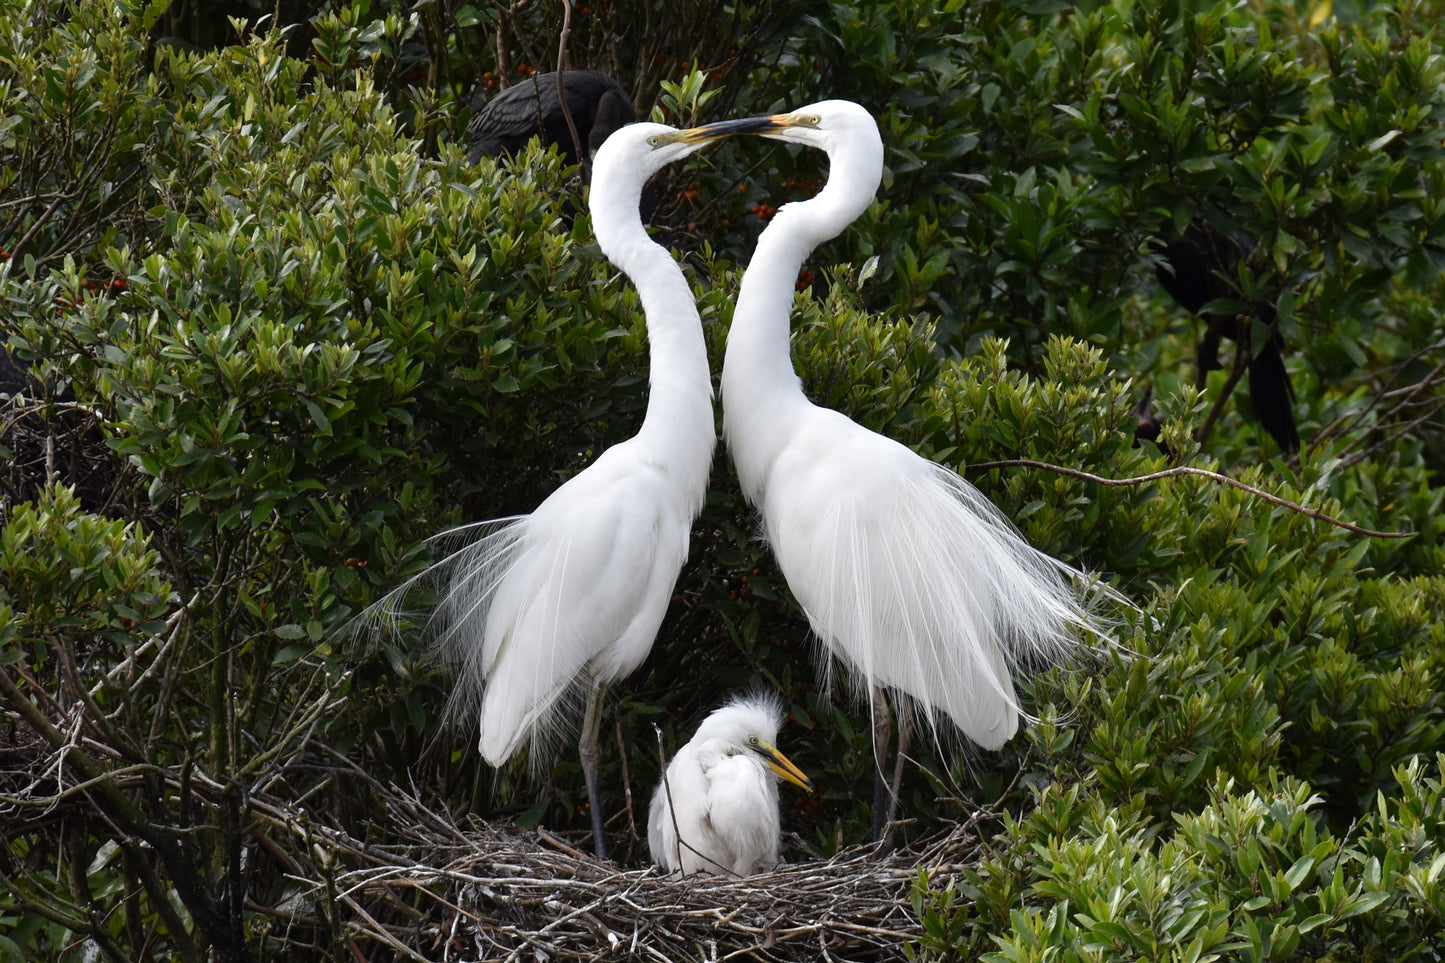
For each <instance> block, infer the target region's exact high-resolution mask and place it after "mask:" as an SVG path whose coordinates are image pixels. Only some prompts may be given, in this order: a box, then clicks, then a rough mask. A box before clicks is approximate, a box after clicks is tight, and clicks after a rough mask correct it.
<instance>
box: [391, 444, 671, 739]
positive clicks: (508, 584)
mask: <svg viewBox="0 0 1445 963" xmlns="http://www.w3.org/2000/svg"><path fill="white" fill-rule="evenodd" d="M680 488H681V486H680V485H679V484H678V483H677V482H676V481H675V480H672V479H670V477H669V475H668V474H667V472H666V470H665V469H664V468H662V467H661V466H659V465H658V464H657V463H656V461H655V460H653V459H650V458H648V457H646V452H645V449H644V448H642V447H640V446H638V445H637V444H636V439H633V440H631V441H627V442H623V443H621V444H619V445H615V446H613V447H612V448H609V449H608V450H607V451H605V452H603V454H602V455H601V456H600V457H599V458H598V459H597V461H596V462H594V463H593V464H592V465H590V466H589V467H588V468H587V469H586V470H585V471H583V472H582V473H580V474H578V475H576V476H574V477H572V478H571V479H569V480H568V481H567V482H566V483H565V484H564V485H562V486H561V487H560V488H558V489H557V490H556V491H555V492H553V493H552V494H551V495H550V496H549V497H548V498H547V499H546V500H545V501H544V502H543V503H542V504H541V505H540V506H538V508H537V510H536V511H535V512H533V513H532V514H531V515H525V516H521V517H519V518H514V519H505V520H502V521H501V522H499V523H497V525H496V526H495V527H494V528H493V530H491V531H490V532H489V533H488V534H487V535H485V536H484V537H483V538H481V539H479V540H478V541H476V542H474V543H472V544H470V545H468V546H466V547H465V548H462V549H461V550H460V551H457V552H454V553H453V554H451V555H449V556H448V557H446V558H445V559H443V560H441V561H440V562H438V563H436V564H435V565H434V566H432V567H431V568H430V569H429V570H428V571H427V572H426V573H424V574H423V575H422V576H419V577H418V578H417V579H414V580H412V582H411V583H408V585H406V586H403V587H402V588H401V589H399V590H397V591H396V592H394V593H392V595H391V596H389V597H388V599H387V600H383V603H382V609H383V611H385V610H386V608H387V607H388V605H389V606H390V607H391V608H392V609H393V610H394V609H395V608H396V607H397V605H398V600H399V599H400V598H402V597H403V596H404V595H405V593H406V592H408V591H409V590H410V589H411V588H413V587H414V586H415V585H416V584H417V583H418V582H423V581H424V582H427V583H432V584H435V585H436V586H437V587H438V588H439V590H440V596H441V601H440V602H439V604H438V605H437V608H436V610H435V612H434V613H433V614H432V617H431V620H430V621H429V623H428V628H429V630H430V631H431V633H432V635H433V637H434V639H435V643H436V646H437V648H438V650H439V652H440V654H441V657H442V658H443V659H444V660H445V661H448V662H452V663H455V664H456V666H457V668H458V677H457V682H456V686H455V688H454V689H453V691H452V696H451V700H450V702H449V704H448V708H449V712H450V713H451V714H452V715H454V716H458V717H466V718H478V719H480V722H481V737H480V741H479V748H480V749H481V752H482V755H483V756H484V757H485V758H486V759H487V761H488V762H490V763H491V764H492V765H500V764H501V763H503V762H505V761H506V760H507V759H508V758H510V757H511V756H512V755H513V754H514V753H515V752H516V751H517V750H518V749H519V748H520V747H521V745H522V743H523V742H524V741H526V740H529V739H530V740H534V741H535V740H539V739H546V738H547V737H548V736H550V735H552V733H551V732H550V728H551V726H552V723H553V721H554V719H555V710H556V709H558V708H559V707H560V702H561V700H562V699H563V697H564V696H565V695H567V694H568V693H569V691H570V690H572V689H573V687H574V686H575V685H576V684H577V683H578V682H580V681H582V680H584V679H592V678H601V679H606V680H609V681H610V680H612V679H616V678H619V677H621V676H623V675H626V674H627V673H629V672H631V671H632V670H633V669H635V668H637V666H638V665H640V664H641V663H642V661H643V660H644V659H645V658H646V657H647V653H648V651H649V650H650V649H651V647H652V642H653V639H654V638H655V637H656V635H657V630H658V627H659V626H660V625H661V623H662V618H663V615H664V614H665V612H666V610H667V606H668V603H669V601H670V600H671V598H672V593H673V587H674V586H675V584H676V582H677V576H678V572H679V571H680V570H681V568H682V565H683V562H684V561H686V559H687V548H688V539H689V536H690V528H691V517H692V514H691V512H692V509H691V507H690V505H688V504H686V502H687V499H686V496H685V495H684V493H682V492H681V491H680ZM475 530H476V526H472V527H469V528H468V529H462V530H459V531H458V532H457V533H451V535H450V537H457V535H463V536H464V535H465V534H466V533H467V532H470V531H475ZM447 537H448V536H442V538H443V539H445V538H447Z"/></svg>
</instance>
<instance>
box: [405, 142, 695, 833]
mask: <svg viewBox="0 0 1445 963" xmlns="http://www.w3.org/2000/svg"><path fill="white" fill-rule="evenodd" d="M718 136H721V135H718V134H709V133H701V134H700V133H695V132H693V131H678V130H674V129H673V128H671V127H665V126H662V125H660V124H634V125H631V126H627V127H623V128H622V129H620V130H619V131H617V132H616V133H614V134H613V135H612V136H610V137H609V138H608V139H607V141H606V142H605V143H604V144H603V145H602V146H601V147H600V148H599V149H598V151H597V155H596V158H595V160H594V166H593V174H592V176H593V180H592V189H591V194H590V201H589V204H590V208H591V211H592V226H593V230H594V231H595V232H596V234H597V242H598V245H599V246H600V247H601V249H602V251H603V253H605V254H606V255H607V257H608V258H609V259H610V260H611V261H612V262H613V263H614V264H616V265H617V266H618V267H619V268H621V269H622V271H624V272H625V273H626V274H627V276H628V277H629V278H631V279H632V282H633V283H634V284H635V285H636V287H637V290H638V293H639V294H640V296H641V300H642V308H643V311H644V313H645V314H646V319H647V333H648V341H649V364H650V374H649V382H648V383H649V388H650V392H649V397H648V403H647V411H646V414H645V415H644V417H643V420H642V426H641V428H640V429H639V430H638V432H637V434H636V435H635V436H633V437H632V438H630V439H628V440H627V441H624V442H621V443H619V444H617V445H614V446H613V447H611V448H609V449H607V450H606V451H604V452H603V453H602V454H601V455H600V456H599V457H598V458H597V460H596V461H595V462H593V464H591V465H590V466H588V467H587V468H586V469H585V470H584V471H582V472H581V473H580V474H578V475H575V476H574V477H572V478H571V479H569V480H568V481H567V482H566V483H564V484H563V485H562V486H561V487H560V488H558V489H557V490H556V491H554V492H553V493H552V494H551V495H550V496H548V497H547V498H546V500H544V501H543V502H542V504H541V505H539V506H537V509H536V510H535V511H533V512H532V513H531V514H530V515H522V516H516V517H512V518H505V519H500V520H497V521H494V522H488V523H482V526H481V528H482V529H483V530H485V531H486V534H485V536H484V537H482V538H480V539H478V540H476V541H474V542H473V543H471V544H470V545H467V546H466V547H465V548H462V549H461V550H460V551H457V552H455V553H454V554H452V555H450V556H448V557H447V558H445V559H443V560H442V561H440V562H438V563H436V564H435V565H433V566H432V567H431V568H430V569H428V570H427V571H426V572H424V573H423V574H422V575H420V576H418V577H417V578H416V579H413V580H412V582H410V583H408V584H407V585H404V586H402V587H401V588H400V589H398V590H396V591H394V592H393V593H392V594H391V595H390V596H388V597H387V598H386V599H383V600H382V602H381V603H379V612H380V613H381V614H382V616H383V617H384V616H385V615H386V614H388V613H394V612H395V611H396V610H397V609H399V608H400V607H401V603H402V602H403V600H404V598H405V597H406V595H407V594H408V593H409V591H410V589H411V588H413V587H414V586H415V585H416V584H417V582H418V581H424V582H425V583H426V584H432V585H435V586H437V587H438V589H439V590H440V601H439V602H438V603H437V606H436V608H435V610H434V611H433V612H432V614H431V616H430V620H429V622H428V628H429V630H430V631H431V632H432V634H433V636H434V638H435V639H436V643H437V646H438V648H439V651H440V652H441V654H442V656H443V657H444V658H445V659H446V660H448V661H450V662H453V663H455V664H456V665H457V668H458V676H457V680H456V686H455V689H454V691H453V693H452V697H451V701H450V704H449V709H450V710H451V713H452V714H453V715H455V716H457V717H460V718H464V719H468V720H470V719H476V720H477V722H478V724H479V727H480V738H479V741H478V747H479V749H480V750H481V754H482V756H483V757H484V758H485V759H486V760H487V762H489V763H491V764H492V765H493V766H500V765H502V764H503V763H504V762H506V761H507V760H508V759H510V758H511V757H512V756H513V755H515V754H516V753H517V751H518V750H519V749H520V748H521V747H522V745H523V743H524V742H528V741H530V742H532V743H533V744H534V746H535V744H537V743H538V742H545V741H546V739H547V737H548V736H551V735H554V734H555V730H556V729H557V727H558V726H559V724H560V722H561V719H560V718H559V713H558V710H559V708H561V707H562V706H563V704H564V703H566V702H569V701H570V702H572V703H574V704H575V702H576V701H578V698H579V697H580V695H581V693H582V691H584V690H585V691H586V692H587V707H586V712H585V715H584V719H583V724H582V734H581V740H580V743H579V752H580V755H581V759H582V765H583V770H584V774H585V777H586V780H587V794H588V800H589V802H590V804H591V808H592V826H593V834H594V837H595V843H596V850H597V855H598V857H599V858H606V842H605V838H604V833H603V829H604V827H603V819H602V813H601V806H600V804H599V800H598V795H597V777H596V747H597V730H598V727H599V725H600V723H601V708H602V697H603V694H604V692H605V689H606V686H607V685H608V683H610V682H612V681H614V680H617V679H620V678H622V677H623V676H626V675H627V674H629V673H630V672H632V671H633V670H635V669H636V668H637V667H638V666H639V665H641V664H642V662H643V660H644V659H645V658H646V657H647V654H648V652H649V650H650V649H651V648H652V643H653V640H654V638H655V637H656V636H657V631H658V627H659V626H660V625H661V623H662V618H663V614H664V613H665V612H666V610H667V607H668V603H669V602H670V601H671V599H672V595H673V586H674V585H675V583H676V582H677V577H678V573H679V571H680V570H681V568H682V565H683V562H684V561H686V559H687V554H688V540H689V537H690V535H691V529H692V523H693V520H694V519H696V518H697V515H698V513H699V511H701V509H702V504H703V497H704V494H705V491H706V488H707V478H708V472H709V468H710V467H711V463H712V453H713V448H714V446H715V445H716V443H717V439H716V431H715V427H714V421H713V407H712V378H711V373H710V371H709V368H708V362H707V352H706V347H705V345H704V341H703V331H702V322H701V320H700V319H699V317H698V312H697V305H696V302H695V301H694V299H693V294H692V289H691V288H690V287H689V286H688V282H687V279H686V278H685V277H684V276H683V273H682V269H681V267H679V265H678V263H677V262H676V261H675V260H673V258H672V256H671V255H670V254H669V253H668V251H667V250H666V249H665V248H663V247H662V246H661V245H659V244H657V243H655V242H654V241H653V240H652V239H651V238H650V237H649V236H648V234H647V231H646V229H645V228H644V227H643V225H642V220H641V217H640V216H639V213H638V204H639V199H640V197H641V192H642V188H643V184H644V182H646V180H647V179H648V177H650V176H651V175H652V174H653V173H655V172H656V171H658V170H660V169H661V168H662V167H663V166H664V165H665V164H669V163H671V162H673V161H676V160H680V159H682V158H683V157H686V156H687V155H688V154H690V153H692V152H693V151H694V150H696V149H697V148H698V147H700V146H702V145H703V144H705V143H707V142H708V141H709V140H713V139H716V137H718ZM477 528H478V526H469V527H468V528H467V529H464V530H461V531H460V534H461V535H462V536H463V537H465V536H466V535H467V534H469V533H471V532H475V531H476V530H477ZM458 534H459V533H456V532H454V533H448V534H447V535H446V536H442V538H444V539H447V538H451V537H455V536H457V535H458ZM569 697H570V699H569Z"/></svg>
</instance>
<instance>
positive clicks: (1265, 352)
mask: <svg viewBox="0 0 1445 963" xmlns="http://www.w3.org/2000/svg"><path fill="white" fill-rule="evenodd" d="M1279 347H1280V338H1279V335H1277V334H1276V335H1275V336H1274V337H1273V338H1270V339H1269V341H1268V342H1267V343H1266V344H1265V346H1264V347H1263V348H1261V349H1260V350H1259V354H1257V355H1255V356H1254V358H1253V359H1251V360H1250V362H1249V400H1250V403H1251V404H1252V405H1253V406H1254V417H1255V418H1256V419H1258V421H1259V423H1260V425H1261V426H1262V427H1263V428H1264V430H1265V431H1267V432H1269V436H1270V437H1271V438H1273V439H1274V441H1275V444H1277V445H1279V447H1280V448H1281V450H1283V451H1286V452H1290V451H1297V450H1298V449H1299V429H1298V428H1297V427H1296V426H1295V422H1294V386H1293V385H1291V384H1290V381H1289V372H1288V371H1286V370H1285V367H1284V358H1282V357H1280V353H1279Z"/></svg>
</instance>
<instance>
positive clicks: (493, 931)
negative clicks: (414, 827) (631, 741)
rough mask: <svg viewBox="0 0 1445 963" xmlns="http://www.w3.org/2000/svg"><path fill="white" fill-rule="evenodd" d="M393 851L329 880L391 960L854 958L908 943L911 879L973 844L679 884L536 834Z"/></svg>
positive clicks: (958, 866)
mask: <svg viewBox="0 0 1445 963" xmlns="http://www.w3.org/2000/svg"><path fill="white" fill-rule="evenodd" d="M418 815H423V814H418ZM424 815H425V816H433V817H434V814H431V813H427V814H424ZM422 821H423V822H424V821H425V819H423V820H422ZM448 822H449V821H448ZM434 825H435V824H434ZM438 828H440V827H438ZM453 828H454V827H453ZM419 842H420V841H419ZM407 850H408V851H407V852H392V853H389V854H386V855H385V856H383V855H382V854H379V853H377V852H376V851H375V850H372V851H371V853H370V857H371V859H372V860H373V861H374V865H372V866H369V867H365V868H358V869H354V870H351V871H349V872H347V873H344V874H342V876H341V877H340V878H338V879H337V880H336V881H335V882H336V884H338V886H339V888H340V889H341V891H342V892H343V893H344V894H346V895H345V896H344V897H343V899H344V901H345V902H346V903H348V904H350V906H351V908H352V910H353V911H354V912H355V916H354V917H353V920H352V922H351V924H350V925H349V927H348V928H349V929H351V931H352V933H353V935H354V937H357V938H359V939H361V940H362V941H376V942H380V943H382V944H385V945H387V946H388V947H389V948H390V949H391V950H392V951H393V952H394V953H395V954H396V957H397V958H403V959H414V960H478V959H485V960H528V961H531V960H547V961H557V960H593V959H599V958H609V957H610V958H616V959H637V960H656V961H680V960H728V959H748V960H837V961H864V960H883V959H888V960H893V959H898V958H899V957H900V956H901V954H902V948H903V946H904V944H906V943H909V942H912V941H916V940H918V939H919V938H920V937H922V935H923V930H922V926H921V925H920V923H919V920H918V918H917V916H916V914H915V912H914V909H913V905H912V898H911V897H912V891H913V887H914V885H915V884H916V882H917V880H918V874H919V870H920V869H925V870H927V871H928V875H929V879H930V880H939V879H946V878H947V877H949V876H951V875H953V874H955V873H957V872H959V871H960V870H962V869H964V868H966V867H969V866H973V865H975V864H976V855H977V852H978V841H977V839H976V837H975V836H974V835H973V833H972V831H971V826H961V827H958V828H956V829H955V830H953V831H952V832H949V833H947V834H945V835H943V836H939V837H935V838H933V839H932V840H930V841H928V842H926V843H921V844H917V845H914V846H912V847H910V848H908V849H905V850H898V851H895V852H892V853H889V854H886V855H880V854H877V853H875V852H874V850H873V848H872V847H859V848H854V849H850V850H846V851H843V852H840V853H839V854H838V855H837V856H835V857H833V858H832V859H828V860H809V861H806V862H798V863H785V864H781V865H779V866H778V867H776V868H775V869H774V870H772V871H771V872H768V873H762V874H758V875H755V876H749V877H746V878H734V877H727V876H702V875H699V876H692V877H689V878H686V879H677V878H669V877H666V876H664V875H662V873H661V871H660V870H658V869H656V868H655V867H654V868H648V869H625V868H621V867H619V866H617V865H616V864H613V863H602V862H598V861H597V860H595V859H593V858H591V857H590V856H588V855H585V854H583V853H581V852H579V851H578V850H577V849H575V848H573V847H572V846H570V845H569V844H568V843H566V842H564V841H563V840H560V839H558V838H556V837H555V836H552V835H551V834H549V833H548V832H546V831H545V830H538V831H535V832H533V831H526V830H520V829H516V828H513V827H504V826H496V825H484V824H479V825H475V826H472V827H469V828H468V829H467V831H466V832H462V831H460V830H456V831H454V832H450V831H449V832H448V833H447V834H446V838H437V837H434V838H432V839H431V840H429V841H427V842H426V843H424V844H421V845H417V846H411V847H407ZM353 855H359V854H353ZM353 865H355V864H354V863H353ZM398 920H405V923H404V924H401V925H398V923H397V922H396V921H398ZM384 921H391V922H384Z"/></svg>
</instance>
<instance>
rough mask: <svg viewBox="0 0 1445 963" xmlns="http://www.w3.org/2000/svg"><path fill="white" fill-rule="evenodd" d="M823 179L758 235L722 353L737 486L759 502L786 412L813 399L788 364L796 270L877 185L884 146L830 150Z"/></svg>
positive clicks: (726, 424)
mask: <svg viewBox="0 0 1445 963" xmlns="http://www.w3.org/2000/svg"><path fill="white" fill-rule="evenodd" d="M829 159H830V162H831V171H830V173H829V177H828V183H827V185H826V186H824V188H823V190H822V191H820V192H819V193H818V195H817V196H816V197H813V198H810V199H809V200H806V201H795V202H793V203H791V204H785V205H784V206H783V207H782V208H780V209H779V210H778V213H777V214H775V215H774V216H773V220H772V222H771V223H769V224H768V226H767V228H766V229H765V230H764V231H763V233H762V236H761V237H759V238H758V246H757V249H756V250H755V251H754V252H753V256H752V260H750V261H749V262H748V267H747V270H746V271H745V272H744V273H743V280H742V284H741V286H740V287H739V289H738V301H737V307H736V308H735V310H734V311H733V321H732V327H731V328H729V329H728V340H727V353H726V355H725V356H724V358H723V373H722V398H723V434H724V436H725V437H726V439H727V442H728V449H729V451H730V452H731V453H732V456H733V464H734V465H735V466H736V467H737V471H738V477H739V479H740V481H741V482H742V486H743V493H744V494H745V495H747V497H748V499H749V500H750V501H753V502H754V503H757V502H758V501H759V500H760V499H761V496H762V492H763V488H764V487H765V486H766V481H767V479H766V476H767V471H768V469H769V467H770V466H771V464H772V462H773V460H774V459H775V458H776V457H777V455H778V453H779V451H780V450H781V447H782V446H784V445H786V444H787V440H788V435H787V433H788V428H789V424H790V422H789V415H790V414H792V413H795V412H797V411H799V410H800V409H802V408H807V407H810V406H811V402H809V401H808V399H807V396H806V395H804V393H803V382H802V379H800V378H799V377H798V374H797V372H796V371H794V370H793V360H792V348H791V341H790V334H791V320H792V310H793V295H794V291H795V287H796V284H797V278H798V271H799V270H800V269H801V268H802V266H803V262H804V260H806V259H807V257H808V255H809V254H811V253H812V251H813V249H814V248H815V247H817V246H818V245H819V244H821V243H823V242H824V241H826V240H829V239H830V238H833V237H836V236H837V235H838V234H840V233H842V231H843V230H844V228H846V227H847V226H848V225H849V224H851V223H853V221H854V220H855V219H856V218H857V217H858V216H859V215H860V214H862V213H863V211H864V210H866V209H867V207H868V204H869V203H870V202H871V201H872V199H873V194H874V192H875V191H876V190H877V188H878V178H879V174H880V173H881V170H882V148H881V145H880V146H879V147H878V149H877V150H876V151H862V152H859V154H858V155H856V156H855V155H853V154H850V153H848V152H845V151H841V150H835V151H830V154H829Z"/></svg>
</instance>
